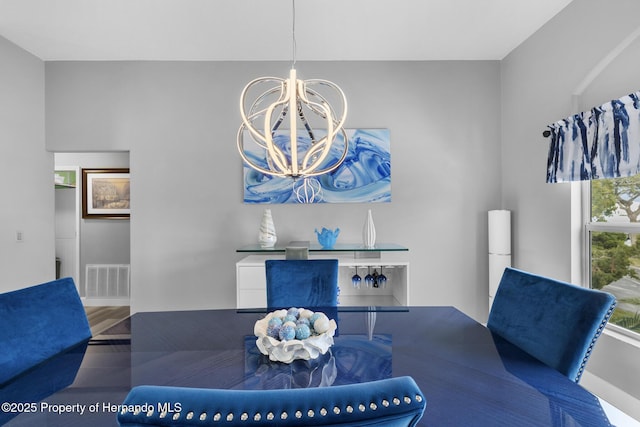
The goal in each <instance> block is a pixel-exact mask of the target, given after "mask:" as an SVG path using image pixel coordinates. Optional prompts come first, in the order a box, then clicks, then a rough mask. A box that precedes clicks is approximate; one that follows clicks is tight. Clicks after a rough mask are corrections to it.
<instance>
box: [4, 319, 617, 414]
mask: <svg viewBox="0 0 640 427" xmlns="http://www.w3.org/2000/svg"><path fill="white" fill-rule="evenodd" d="M317 311H324V312H326V313H327V314H328V316H329V317H331V318H334V319H335V320H336V323H337V325H338V329H337V332H336V336H335V338H334V345H333V346H332V347H331V348H330V349H329V351H328V352H327V353H326V354H324V355H321V356H320V357H318V358H317V359H314V360H309V361H304V360H298V361H294V362H293V363H290V364H285V363H280V362H272V361H270V360H269V358H268V357H267V356H265V355H262V354H261V353H260V352H259V351H258V349H257V347H256V344H255V341H256V339H255V336H254V335H253V327H254V324H255V322H256V321H258V320H260V319H261V318H263V317H264V316H265V314H266V313H267V310H265V309H244V310H236V309H229V310H203V311H180V312H152V313H137V314H135V315H133V316H132V317H131V318H129V319H127V320H125V321H123V322H121V323H120V324H118V325H116V326H115V327H113V328H111V329H110V330H108V331H106V332H105V333H104V334H102V335H100V336H97V337H95V338H94V339H92V340H91V341H90V342H89V344H88V346H86V349H85V348H83V347H80V348H78V349H75V350H74V351H71V352H68V353H66V354H63V355H60V356H59V357H57V358H55V360H52V361H50V362H48V363H47V364H45V365H42V366H41V367H38V369H36V370H34V371H32V372H30V373H28V375H25V376H23V377H21V378H18V379H17V380H16V381H15V382H14V383H11V384H8V385H7V384H5V385H3V387H2V389H0V393H2V398H3V399H4V400H3V401H9V402H11V401H13V402H22V403H25V404H27V403H28V404H29V406H26V405H22V406H20V407H18V406H16V405H14V407H13V408H9V409H15V411H4V410H3V412H1V413H0V424H2V423H3V422H8V424H7V425H9V426H23V425H24V426H33V425H39V426H48V425H51V426H57V425H60V426H62V425H64V426H73V425H82V426H85V425H91V426H113V425H117V423H116V411H117V410H118V407H117V405H118V404H120V403H121V402H122V401H123V400H124V397H125V396H126V394H127V393H128V392H129V390H130V389H131V387H133V386H136V385H141V384H154V385H171V386H185V387H204V388H223V389H272V388H296V387H321V386H322V387H323V386H335V385H339V384H349V383H356V382H365V381H371V380H375V379H381V378H388V377H397V376H403V375H410V376H412V377H413V378H414V379H415V381H416V382H417V384H418V385H419V386H420V388H421V389H422V391H423V393H424V395H425V397H426V399H427V407H426V411H425V414H424V417H423V418H422V420H421V421H420V424H419V425H432V426H450V425H451V426H453V425H455V426H473V425H478V426H489V425H490V426H500V425H505V426H514V425H533V426H537V425H539V426H566V425H571V426H600V425H609V423H608V420H607V418H606V415H605V414H604V412H603V410H602V408H601V406H600V404H599V401H598V399H597V398H596V397H595V396H594V395H592V394H590V393H589V392H587V391H586V390H584V389H583V388H582V387H581V386H579V385H577V384H575V383H573V382H572V381H570V380H569V379H568V378H566V377H564V376H563V375H561V374H559V373H558V372H556V371H555V370H553V369H551V368H548V367H546V366H545V365H543V364H541V363H540V362H538V361H536V360H535V359H533V358H531V357H530V356H528V355H526V354H525V353H523V352H521V351H520V350H518V349H517V348H515V347H513V346H512V345H510V344H509V343H507V342H505V341H503V340H501V339H500V338H499V337H496V336H494V335H492V334H491V332H490V331H489V330H488V329H487V328H485V327H484V326H482V325H481V324H479V323H477V322H476V321H474V320H473V319H471V318H469V317H468V316H466V315H465V314H463V313H462V312H460V311H459V310H457V309H455V308H452V307H340V308H339V309H337V310H336V309H335V308H334V309H327V310H322V309H317ZM47 365H48V366H47ZM74 374H75V377H74ZM42 384H49V385H51V386H52V387H51V390H48V391H46V390H42V387H41V386H40V385H42ZM3 409H5V408H4V407H3ZM18 409H19V410H18Z"/></svg>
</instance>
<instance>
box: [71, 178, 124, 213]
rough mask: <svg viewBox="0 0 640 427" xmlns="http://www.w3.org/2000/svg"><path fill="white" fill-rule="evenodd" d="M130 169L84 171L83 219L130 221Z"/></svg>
mask: <svg viewBox="0 0 640 427" xmlns="http://www.w3.org/2000/svg"><path fill="white" fill-rule="evenodd" d="M130 214H131V207H130V200H129V169H82V218H87V219H92V218H95V219H128V218H129V216H130Z"/></svg>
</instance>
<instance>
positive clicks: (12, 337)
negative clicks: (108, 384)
mask: <svg viewBox="0 0 640 427" xmlns="http://www.w3.org/2000/svg"><path fill="white" fill-rule="evenodd" d="M0 325H1V326H0V348H1V349H2V350H1V351H0V386H2V385H3V384H5V383H6V382H7V381H9V380H11V379H12V378H14V377H16V376H18V375H20V374H22V373H24V372H25V371H28V370H30V369H31V368H33V367H35V366H37V365H39V364H40V363H42V362H44V361H46V360H47V359H49V358H51V357H53V356H55V355H57V354H59V353H61V352H63V351H66V350H68V349H70V348H72V347H74V346H76V345H79V344H80V343H85V342H86V341H88V340H89V338H91V329H90V328H89V322H88V320H87V315H86V312H85V310H84V307H83V305H82V301H81V300H80V296H79V295H78V291H77V289H76V285H75V283H74V282H73V279H72V278H70V277H66V278H63V279H58V280H54V281H52V282H47V283H43V284H40V285H35V286H30V287H27V288H24V289H18V290H16V291H12V292H7V293H3V294H0Z"/></svg>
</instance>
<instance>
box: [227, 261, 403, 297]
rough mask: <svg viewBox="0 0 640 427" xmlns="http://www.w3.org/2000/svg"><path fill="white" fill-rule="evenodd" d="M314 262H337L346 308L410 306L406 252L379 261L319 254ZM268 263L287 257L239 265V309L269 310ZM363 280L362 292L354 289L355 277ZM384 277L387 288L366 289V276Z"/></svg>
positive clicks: (237, 264) (339, 283)
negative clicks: (261, 308) (333, 260)
mask: <svg viewBox="0 0 640 427" xmlns="http://www.w3.org/2000/svg"><path fill="white" fill-rule="evenodd" d="M310 258H311V259H322V258H331V259H338V268H339V271H338V286H339V288H340V295H339V296H338V304H339V305H343V306H406V305H411V303H410V301H411V300H410V292H409V262H408V261H407V260H406V252H382V253H381V254H380V258H354V257H353V254H352V253H346V254H338V253H328V254H326V253H318V254H315V253H314V254H313V255H311V256H310ZM267 259H284V255H275V254H269V255H265V254H260V255H249V256H247V257H245V258H243V259H241V260H240V261H238V262H237V263H236V303H237V307H238V308H258V307H266V306H267V290H266V278H265V271H264V262H265V260H267ZM356 267H357V270H358V275H359V276H360V277H362V282H361V285H360V289H356V288H354V287H353V285H352V281H351V278H352V277H353V275H354V274H355V273H356ZM374 271H375V272H376V273H377V274H384V275H385V276H386V277H387V283H386V285H385V286H383V287H382V286H380V287H369V288H368V287H367V286H366V285H365V281H364V278H365V276H366V275H367V273H369V272H370V273H371V274H372V275H373V274H374Z"/></svg>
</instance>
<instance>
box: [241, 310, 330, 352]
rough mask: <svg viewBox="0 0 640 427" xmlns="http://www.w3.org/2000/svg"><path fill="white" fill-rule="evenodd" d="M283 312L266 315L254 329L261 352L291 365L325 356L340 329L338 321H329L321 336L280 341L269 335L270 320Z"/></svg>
mask: <svg viewBox="0 0 640 427" xmlns="http://www.w3.org/2000/svg"><path fill="white" fill-rule="evenodd" d="M280 313H281V310H278V311H273V312H271V313H269V314H267V315H266V317H265V318H264V319H261V320H258V321H257V322H256V324H255V325H254V327H253V333H254V335H255V336H256V337H258V338H257V339H256V345H257V346H258V349H259V350H260V352H261V353H262V354H264V355H267V356H269V359H270V360H273V361H274V362H284V363H291V362H293V361H294V360H297V359H302V360H309V359H315V358H316V357H318V356H320V355H321V354H325V353H326V352H327V350H329V347H331V346H332V345H333V336H334V334H335V332H336V329H337V328H338V325H337V324H336V321H335V320H333V319H329V328H328V329H327V331H326V332H324V333H322V334H320V335H312V336H310V337H309V338H306V339H304V340H297V339H293V340H288V341H280V340H277V339H275V338H272V337H270V336H268V335H267V327H268V325H269V320H270V319H271V318H272V317H274V316H277V314H280Z"/></svg>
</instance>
